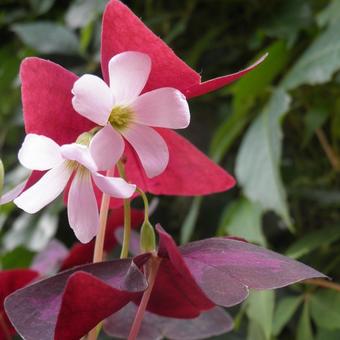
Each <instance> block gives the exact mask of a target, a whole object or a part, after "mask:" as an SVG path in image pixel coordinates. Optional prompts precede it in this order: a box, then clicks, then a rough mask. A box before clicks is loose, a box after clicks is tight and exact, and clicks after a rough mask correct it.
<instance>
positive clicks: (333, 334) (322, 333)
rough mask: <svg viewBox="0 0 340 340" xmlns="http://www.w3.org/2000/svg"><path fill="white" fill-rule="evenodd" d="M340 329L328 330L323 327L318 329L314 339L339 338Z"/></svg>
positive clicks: (330, 339) (332, 339)
mask: <svg viewBox="0 0 340 340" xmlns="http://www.w3.org/2000/svg"><path fill="white" fill-rule="evenodd" d="M339 339H340V331H329V330H325V329H320V330H319V332H318V335H317V337H316V340H339Z"/></svg>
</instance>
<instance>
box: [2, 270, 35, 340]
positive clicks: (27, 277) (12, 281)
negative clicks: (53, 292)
mask: <svg viewBox="0 0 340 340" xmlns="http://www.w3.org/2000/svg"><path fill="white" fill-rule="evenodd" d="M38 276H39V273H38V272H36V271H34V270H30V269H11V270H2V271H0V319H2V320H0V340H3V339H8V335H11V334H15V330H14V328H13V327H12V325H11V323H10V322H9V320H8V318H7V315H6V313H5V310H4V300H5V298H6V297H7V296H8V295H9V294H11V293H13V292H15V291H16V290H17V289H19V288H22V287H24V286H26V285H27V284H29V283H30V282H32V281H33V280H34V279H36V278H37V277H38ZM4 328H6V329H4ZM7 333H9V334H7Z"/></svg>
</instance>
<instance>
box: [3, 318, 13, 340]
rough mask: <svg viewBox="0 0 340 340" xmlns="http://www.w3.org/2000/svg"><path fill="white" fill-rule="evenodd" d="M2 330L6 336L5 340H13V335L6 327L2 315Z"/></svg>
mask: <svg viewBox="0 0 340 340" xmlns="http://www.w3.org/2000/svg"><path fill="white" fill-rule="evenodd" d="M0 329H2V330H3V334H4V335H5V339H7V340H11V333H10V332H9V329H8V327H7V325H6V322H5V320H4V318H3V316H2V315H1V314H0Z"/></svg>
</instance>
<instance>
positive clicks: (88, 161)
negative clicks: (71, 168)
mask: <svg viewBox="0 0 340 340" xmlns="http://www.w3.org/2000/svg"><path fill="white" fill-rule="evenodd" d="M60 150H61V154H62V156H63V157H64V159H66V160H70V161H76V162H78V163H80V164H81V165H83V166H84V167H85V168H87V169H89V170H90V171H91V172H93V171H97V165H96V163H95V162H94V160H93V159H92V157H91V154H90V151H89V148H88V147H87V146H85V145H82V144H77V143H72V144H65V145H62V146H61V147H60Z"/></svg>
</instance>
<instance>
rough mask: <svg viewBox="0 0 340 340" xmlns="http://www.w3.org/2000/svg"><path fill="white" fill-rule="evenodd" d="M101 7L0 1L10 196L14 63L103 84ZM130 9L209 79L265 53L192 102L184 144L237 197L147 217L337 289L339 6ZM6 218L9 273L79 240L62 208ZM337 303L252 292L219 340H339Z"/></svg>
mask: <svg viewBox="0 0 340 340" xmlns="http://www.w3.org/2000/svg"><path fill="white" fill-rule="evenodd" d="M105 3H106V1H105V0H97V1H95V0H74V1H63V0H61V1H55V0H29V1H20V0H2V1H1V2H0V34H1V38H2V39H1V46H0V126H1V130H0V149H1V158H2V160H3V162H4V167H5V170H6V178H5V188H9V187H10V186H13V185H14V184H15V183H18V182H19V181H20V180H21V179H23V178H25V176H26V173H25V172H24V171H22V169H20V168H18V162H17V159H16V154H17V151H18V149H19V147H20V143H21V141H22V140H23V136H24V131H23V118H22V112H21V106H20V87H19V79H18V69H19V65H20V61H21V60H22V59H23V58H24V57H26V56H29V55H37V56H41V57H43V58H47V59H51V60H53V61H55V62H57V63H59V64H61V65H63V66H64V67H66V68H68V69H71V70H73V71H74V72H76V73H78V74H82V73H85V72H92V73H93V72H98V73H99V48H100V24H101V14H102V11H103V9H104V7H105ZM126 3H127V4H128V5H129V6H130V7H131V8H132V9H133V10H134V11H135V13H136V14H137V15H138V16H139V17H141V18H142V19H143V21H144V22H145V23H146V24H147V25H148V26H149V27H150V28H151V29H152V30H153V31H154V32H156V34H158V35H159V36H161V37H162V38H163V39H164V40H165V41H166V42H167V43H169V44H170V46H171V47H172V48H174V50H175V51H176V53H177V54H178V55H179V56H180V57H181V58H183V59H184V60H185V61H186V62H187V63H188V64H189V65H190V66H192V67H193V68H195V69H196V70H197V71H199V72H201V73H202V77H203V79H209V78H211V77H213V76H219V75H223V74H226V73H231V72H234V71H237V70H238V69H240V68H242V67H244V66H246V65H247V64H249V63H250V62H251V61H253V60H255V59H256V57H258V56H260V55H263V54H264V53H265V52H269V56H268V58H267V60H266V61H265V62H264V63H263V64H262V65H261V66H260V67H258V68H257V69H256V70H255V71H253V72H251V73H250V74H248V75H247V76H245V77H244V78H243V79H241V80H240V81H238V82H237V83H235V84H233V85H232V86H229V87H227V88H225V89H223V90H220V91H217V92H215V93H212V94H209V95H206V96H203V97H201V98H196V99H194V100H192V101H191V111H192V124H191V126H190V128H189V129H187V130H186V131H184V134H185V135H186V136H187V137H188V138H189V139H190V140H191V141H192V142H193V143H194V144H196V145H197V146H198V147H199V148H200V149H202V150H203V151H205V152H206V153H208V154H209V155H210V157H212V158H213V159H214V160H215V161H217V162H219V163H220V164H221V165H222V166H223V167H224V168H226V169H228V170H229V171H230V172H231V173H232V174H234V175H235V176H236V178H237V180H238V186H237V188H236V189H233V190H231V191H230V192H228V193H224V194H219V195H213V196H209V197H207V198H194V199H191V198H162V200H161V203H160V206H159V208H158V211H157V212H156V213H155V214H154V215H153V217H152V219H153V220H155V221H159V222H161V223H162V224H163V225H164V226H165V227H166V228H167V229H168V230H170V231H171V232H172V233H174V234H177V236H178V239H179V240H181V241H182V242H186V241H188V240H189V239H197V238H202V237H208V236H212V235H214V234H216V233H218V234H219V235H234V236H239V237H243V238H246V239H248V240H249V241H251V242H255V243H258V244H260V245H263V246H267V247H269V248H271V249H273V250H276V251H278V252H281V253H285V254H286V255H289V256H291V257H293V258H298V259H299V260H301V261H303V262H305V263H307V264H309V265H311V266H313V267H315V268H317V269H319V270H320V271H322V272H324V273H326V274H328V275H329V276H330V277H332V278H333V279H334V280H335V281H338V282H339V281H340V270H339V268H340V266H339V264H340V252H339V249H340V225H339V221H340V209H339V207H340V186H339V184H340V178H339V170H340V75H339V73H338V71H339V70H340V36H339V30H340V25H339V23H340V21H339V19H340V2H339V1H338V0H333V1H326V0H276V1H270V2H269V1H265V0H245V1H238V0H229V1H223V0H213V1H210V0H209V1H208V0H173V1H166V0H157V1H156V0H145V1H136V0H134V1H132V0H131V1H126ZM113 39H114V37H113ZM209 145H210V147H209ZM0 178H1V176H0ZM202 180H204V179H202ZM1 209H2V210H1V215H0V242H1V244H0V245H1V265H2V268H3V269H7V268H14V267H18V266H29V264H30V261H31V259H32V256H33V254H34V253H35V252H38V251H40V250H41V249H43V248H44V246H45V245H46V244H47V242H48V241H49V240H50V239H51V238H53V237H54V236H55V235H56V237H58V238H59V239H61V240H62V241H63V242H65V243H66V244H71V243H72V242H73V241H74V237H73V236H72V235H71V232H70V230H69V229H68V227H67V222H66V220H65V211H64V208H63V207H62V204H61V203H60V202H58V203H56V204H54V205H51V206H50V207H49V208H48V209H45V210H44V211H43V212H41V213H40V214H39V215H38V216H34V217H32V216H28V215H26V214H23V213H22V212H20V211H18V210H16V209H14V207H13V205H11V204H9V205H6V206H4V207H2V208H1ZM226 284H227V283H226ZM339 299H340V293H339V292H336V291H334V290H329V289H323V288H318V287H316V286H311V285H304V284H300V285H295V286H293V287H291V288H288V289H284V290H279V291H277V292H275V293H274V292H261V293H253V294H251V297H250V298H249V300H248V301H247V302H246V303H244V304H243V305H242V306H241V307H237V308H233V309H232V313H233V314H234V317H235V331H234V332H233V333H231V334H229V335H227V336H223V337H222V338H223V339H249V340H257V339H258V340H269V339H298V340H311V339H315V340H332V339H339V338H340V319H339V315H340V301H339Z"/></svg>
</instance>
